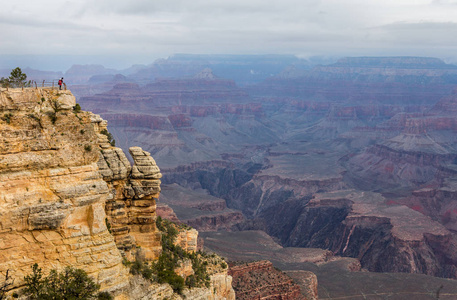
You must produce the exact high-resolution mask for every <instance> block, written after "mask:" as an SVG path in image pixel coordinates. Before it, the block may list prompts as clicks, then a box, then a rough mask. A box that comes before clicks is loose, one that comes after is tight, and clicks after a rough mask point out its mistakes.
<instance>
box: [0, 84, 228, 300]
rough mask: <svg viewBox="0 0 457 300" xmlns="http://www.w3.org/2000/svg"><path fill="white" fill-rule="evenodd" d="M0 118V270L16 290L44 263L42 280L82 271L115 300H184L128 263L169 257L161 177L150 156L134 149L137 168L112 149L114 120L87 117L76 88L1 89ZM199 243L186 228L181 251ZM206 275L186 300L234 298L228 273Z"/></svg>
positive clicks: (181, 236)
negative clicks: (160, 217) (159, 202)
mask: <svg viewBox="0 0 457 300" xmlns="http://www.w3.org/2000/svg"><path fill="white" fill-rule="evenodd" d="M0 111H1V113H0V114H1V117H0V119H1V120H0V139H1V143H0V144H1V146H0V177H1V180H0V216H1V218H0V228H1V232H0V236H1V239H0V240H1V243H0V256H1V257H2V260H1V263H0V272H1V273H2V274H4V273H5V272H6V271H7V270H9V271H10V273H9V274H10V276H12V277H13V278H14V287H13V288H15V291H18V290H19V289H20V288H21V287H22V286H23V285H24V276H25V275H27V274H29V273H30V272H31V266H32V265H33V264H34V263H38V264H39V265H40V266H42V267H43V272H44V273H47V272H49V270H51V269H57V270H61V269H63V268H64V267H65V266H69V265H71V266H72V267H74V268H80V269H83V270H85V271H86V272H87V273H88V274H89V275H90V276H91V277H93V278H94V279H95V281H96V282H97V283H99V284H100V285H101V290H103V291H108V292H110V293H111V294H112V295H114V296H115V297H116V299H143V298H144V297H154V298H155V299H165V298H169V297H174V298H176V299H180V298H181V297H180V296H179V295H177V294H176V293H174V292H173V290H172V289H171V287H170V286H169V285H167V284H162V285H158V284H151V282H149V281H147V282H143V281H142V280H141V279H140V278H138V276H132V275H131V274H129V270H128V268H126V267H125V266H124V264H123V263H122V261H123V259H132V258H133V256H134V255H135V252H138V249H140V248H141V253H142V255H143V256H144V259H146V260H148V261H154V260H156V259H157V258H158V256H159V255H160V253H161V252H162V245H161V235H162V234H161V233H160V232H159V230H158V228H157V227H156V213H155V209H156V204H155V201H156V199H157V198H158V197H159V193H160V177H161V176H162V175H161V173H160V170H159V168H158V167H157V164H156V163H155V161H154V159H153V158H152V157H151V156H150V155H149V153H148V152H145V151H143V150H142V149H141V148H139V147H131V148H130V154H131V156H132V160H133V161H134V164H133V165H131V164H130V162H129V161H128V159H127V158H126V156H125V154H124V152H123V151H122V150H121V149H120V148H115V147H113V146H112V145H111V144H110V143H109V140H110V139H109V134H108V132H107V131H106V125H107V123H106V121H104V120H103V119H101V118H100V116H98V115H94V114H92V113H90V112H85V111H81V110H80V109H79V108H78V106H77V105H76V102H75V98H74V96H73V95H72V94H71V92H70V91H68V90H65V91H58V90H55V89H35V88H26V89H8V90H6V89H2V90H0ZM105 212H106V213H105ZM197 236H198V233H197V231H196V230H189V229H186V230H182V231H180V232H179V234H178V236H177V239H176V243H177V244H178V245H180V246H181V247H182V248H183V249H184V250H185V251H190V252H195V251H196V250H197ZM190 271H192V266H190ZM192 272H193V271H192ZM186 274H187V273H186ZM186 274H183V275H182V276H188V275H186ZM208 276H210V282H209V285H208V286H209V287H208V288H197V289H186V290H185V296H186V299H201V298H202V297H205V298H207V299H234V292H233V290H232V289H231V277H229V276H227V271H226V270H223V269H221V268H214V270H211V272H210V274H209V275H208Z"/></svg>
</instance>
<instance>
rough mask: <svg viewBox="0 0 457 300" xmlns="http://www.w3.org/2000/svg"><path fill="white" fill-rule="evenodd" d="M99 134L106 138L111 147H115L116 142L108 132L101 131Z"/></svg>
mask: <svg viewBox="0 0 457 300" xmlns="http://www.w3.org/2000/svg"><path fill="white" fill-rule="evenodd" d="M100 133H101V134H104V135H106V137H107V138H108V142H109V143H110V144H111V146H113V147H114V146H116V140H115V139H113V135H112V134H111V133H109V132H108V130H106V129H103V130H102V131H100Z"/></svg>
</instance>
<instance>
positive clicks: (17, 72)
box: [0, 67, 31, 88]
mask: <svg viewBox="0 0 457 300" xmlns="http://www.w3.org/2000/svg"><path fill="white" fill-rule="evenodd" d="M26 80H27V75H26V74H25V73H22V70H21V68H19V67H17V68H15V69H13V70H11V73H10V77H8V78H4V77H2V78H1V79H0V84H1V85H2V87H4V88H9V87H27V86H30V85H31V81H26Z"/></svg>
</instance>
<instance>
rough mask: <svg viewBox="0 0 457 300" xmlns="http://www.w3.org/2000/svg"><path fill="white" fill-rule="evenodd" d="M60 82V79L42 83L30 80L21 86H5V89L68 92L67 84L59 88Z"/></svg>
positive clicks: (63, 83)
mask: <svg viewBox="0 0 457 300" xmlns="http://www.w3.org/2000/svg"><path fill="white" fill-rule="evenodd" d="M58 82H59V79H53V80H52V81H46V80H42V81H41V82H37V81H36V80H29V81H27V82H23V83H22V84H21V85H20V86H17V85H16V86H10V84H7V85H6V86H3V87H4V88H6V90H8V89H9V88H22V90H24V88H33V87H34V88H35V89H38V88H46V89H49V88H50V89H54V88H55V89H62V90H65V91H66V90H67V84H66V83H65V82H62V87H60V86H59V84H58Z"/></svg>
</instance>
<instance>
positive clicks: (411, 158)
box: [5, 55, 457, 299]
mask: <svg viewBox="0 0 457 300" xmlns="http://www.w3.org/2000/svg"><path fill="white" fill-rule="evenodd" d="M75 70H76V71H78V72H79V75H78V73H77V72H76V73H75V74H72V76H75V81H74V83H75V84H74V85H73V86H72V85H71V84H70V83H69V86H70V88H71V89H72V91H73V92H74V94H75V95H76V97H77V101H78V103H80V104H81V106H82V107H83V109H85V110H90V111H93V112H95V113H97V114H100V116H101V118H103V120H107V121H108V125H107V127H106V124H105V123H103V121H99V124H102V125H97V126H101V127H99V129H98V130H102V128H103V129H104V128H106V129H108V130H109V132H110V133H111V134H112V135H113V137H114V139H115V143H116V146H117V147H119V148H116V147H113V146H111V145H108V144H107V141H106V140H104V143H102V144H100V145H102V151H101V153H102V154H101V157H100V156H98V155H97V156H95V153H94V157H92V156H91V158H90V159H92V161H93V163H95V162H98V163H97V164H95V165H96V166H95V165H94V167H93V168H96V169H99V170H101V171H102V172H101V174H102V175H100V176H102V178H103V179H105V182H107V188H106V192H105V193H106V194H107V195H112V196H110V197H111V198H108V199H107V200H106V203H107V210H106V214H107V216H108V218H111V219H110V222H111V226H112V227H111V228H112V229H113V232H114V234H113V235H112V236H113V237H112V239H113V242H115V243H116V244H119V245H121V246H120V247H119V248H120V250H121V251H123V252H124V253H125V254H126V255H133V254H132V253H131V251H133V249H134V248H133V243H132V241H139V242H140V243H143V245H147V246H144V247H151V248H150V249H151V251H150V252H148V254H147V255H149V256H150V257H151V258H153V257H155V256H156V255H157V254H156V253H155V251H154V247H155V246H157V237H155V238H151V236H154V232H155V228H154V225H153V224H152V219H151V218H148V217H147V215H141V214H140V215H138V216H137V217H135V218H126V217H125V216H127V215H132V214H133V215H134V214H136V213H137V212H139V211H140V210H143V209H144V212H147V213H153V212H155V211H157V212H158V213H159V214H160V215H162V216H163V217H164V218H165V217H167V218H171V219H173V220H176V221H179V222H181V223H184V224H187V225H190V226H192V227H194V228H196V229H197V230H198V231H199V232H200V236H201V238H202V239H203V246H204V248H205V249H206V250H210V251H213V252H215V253H219V254H220V255H222V256H224V257H226V258H227V259H228V260H230V261H244V262H246V263H248V264H249V263H251V261H252V260H257V261H264V260H268V261H271V263H272V265H273V266H274V267H277V268H280V269H281V270H283V271H284V272H285V273H286V274H287V275H288V276H290V277H292V278H293V279H294V280H295V282H296V284H298V285H299V286H300V294H301V296H302V297H304V298H306V297H308V298H309V299H312V298H311V297H315V296H316V295H315V293H314V294H313V292H311V291H312V290H313V289H312V288H311V289H310V286H313V285H314V286H315V277H313V276H314V275H312V273H314V274H315V275H316V276H317V281H318V285H317V292H318V294H319V295H318V297H319V299H331V298H333V297H334V298H337V297H359V296H361V295H373V297H375V296H376V295H378V294H379V295H380V297H381V295H385V297H387V296H389V297H390V296H392V297H396V298H395V299H411V298H412V297H414V299H435V298H436V297H435V295H436V293H437V290H438V289H439V293H440V299H441V298H443V299H452V298H453V297H455V294H456V293H457V291H456V290H455V287H454V286H455V284H454V279H456V278H457V269H456V264H457V261H456V259H457V257H456V256H455V253H456V251H455V250H456V248H455V246H456V245H457V244H456V236H455V228H456V220H457V217H456V211H457V210H456V205H455V201H454V199H455V195H456V188H457V186H456V185H455V183H454V182H455V181H456V178H457V177H456V170H457V168H456V165H455V163H456V161H457V160H456V158H457V157H456V154H457V148H456V147H457V140H456V138H455V132H456V130H457V127H456V117H455V112H456V111H457V92H456V91H457V90H456V86H457V76H456V75H457V67H456V66H454V65H449V64H446V63H444V62H443V61H440V60H438V59H434V58H425V57H355V58H354V57H353V58H342V59H340V60H338V61H334V62H331V63H328V64H325V65H318V64H313V63H311V62H309V61H306V60H302V59H298V58H293V57H289V56H286V57H264V56H259V57H257V58H255V57H242V56H234V57H230V56H228V57H225V56H214V57H212V56H210V55H208V56H204V55H203V56H198V55H196V56H193V55H176V56H172V57H170V58H168V59H163V60H159V61H157V62H155V63H153V64H152V65H149V66H143V67H141V68H135V69H131V70H129V72H124V73H122V74H117V73H116V72H114V71H113V70H106V69H103V68H100V67H97V68H95V67H89V66H88V67H87V70H84V68H81V67H79V68H75V69H74V70H73V71H75ZM73 71H72V72H73ZM97 72H99V73H98V74H97ZM88 74H89V75H88ZM68 78H71V77H68ZM67 82H69V81H67ZM100 120H101V119H100ZM32 121H33V120H32ZM37 126H38V125H37ZM75 130H76V131H77V130H78V129H75ZM76 133H77V132H76ZM5 134H6V133H5ZM102 138H104V137H103V136H102ZM81 143H82V142H81ZM82 144H83V143H82ZM103 145H104V147H105V148H103ZM132 145H135V146H138V147H140V148H141V150H139V148H134V149H133V150H132V151H133V152H132V157H127V156H125V155H123V152H122V150H123V151H124V152H128V151H129V149H130V147H131V146H132ZM29 147H31V146H29ZM120 149H122V150H120ZM143 149H144V150H143ZM81 152H82V154H85V155H86V156H88V155H89V154H88V153H85V151H84V150H81ZM121 152H122V154H121ZM147 153H151V155H152V156H153V157H154V160H150V159H147V160H148V162H147V163H146V162H144V160H142V159H140V161H141V162H140V163H138V162H137V160H138V158H141V157H150V156H148V155H146V154H147ZM75 156H76V155H75ZM87 159H89V157H88V158H87ZM151 159H152V158H151ZM132 163H135V164H136V165H137V168H136V169H135V170H134V167H130V166H131V164H132ZM143 163H144V164H143ZM140 165H141V166H145V168H144V170H141V168H139V167H138V166H140ZM157 166H159V167H160V175H159V173H157V172H156V171H151V170H155V168H156V167H157ZM146 169H147V170H148V171H145V170H146ZM149 171H150V172H152V173H148V172H149ZM145 172H146V173H145ZM129 174H131V175H129ZM146 174H148V175H146ZM146 177H150V178H146ZM157 180H159V181H161V184H160V189H158V185H157ZM138 184H140V186H138ZM104 189H105V187H104ZM145 189H146V190H148V192H149V194H148V195H149V196H147V197H146V198H144V199H143V196H142V195H143V193H142V191H143V190H145ZM158 192H160V198H157V193H158ZM140 196H141V197H140ZM124 197H127V198H125V199H127V200H121V199H124ZM140 198H141V199H140ZM157 199H158V200H157ZM156 201H157V202H158V204H156ZM57 219H58V218H57ZM56 222H58V221H56ZM126 228H131V229H129V230H126ZM145 233H148V234H147V235H146V234H145ZM145 236H147V238H145ZM184 244H185V243H184ZM190 244H191V245H194V244H195V242H191V243H190ZM129 253H130V254H129ZM260 265H262V266H263V267H259V266H260ZM260 265H255V264H254V265H252V270H251V269H249V268H247V269H246V270H247V271H246V272H247V273H249V272H251V271H253V270H254V269H256V270H263V269H265V270H268V268H271V267H270V266H269V263H265V264H262V263H260ZM267 272H269V271H267ZM239 274H241V273H239ZM241 276H244V275H241ZM256 276H258V278H261V277H262V276H264V275H256ZM279 278H280V277H278V280H277V281H275V282H276V283H275V284H278V289H277V290H281V288H280V287H279V286H281V284H279V282H284V286H286V285H287V284H286V282H289V281H288V280H289V279H287V278H288V277H281V279H279ZM291 286H292V285H291ZM441 286H442V288H440V287H441ZM343 287H344V288H343ZM246 290H249V288H247V289H246ZM291 290H292V291H295V292H296V291H297V289H296V287H292V288H291ZM269 293H270V294H274V293H275V292H274V291H270V292H269ZM287 293H289V292H286V293H285V294H287ZM284 297H286V296H285V295H284ZM294 297H295V296H294Z"/></svg>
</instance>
